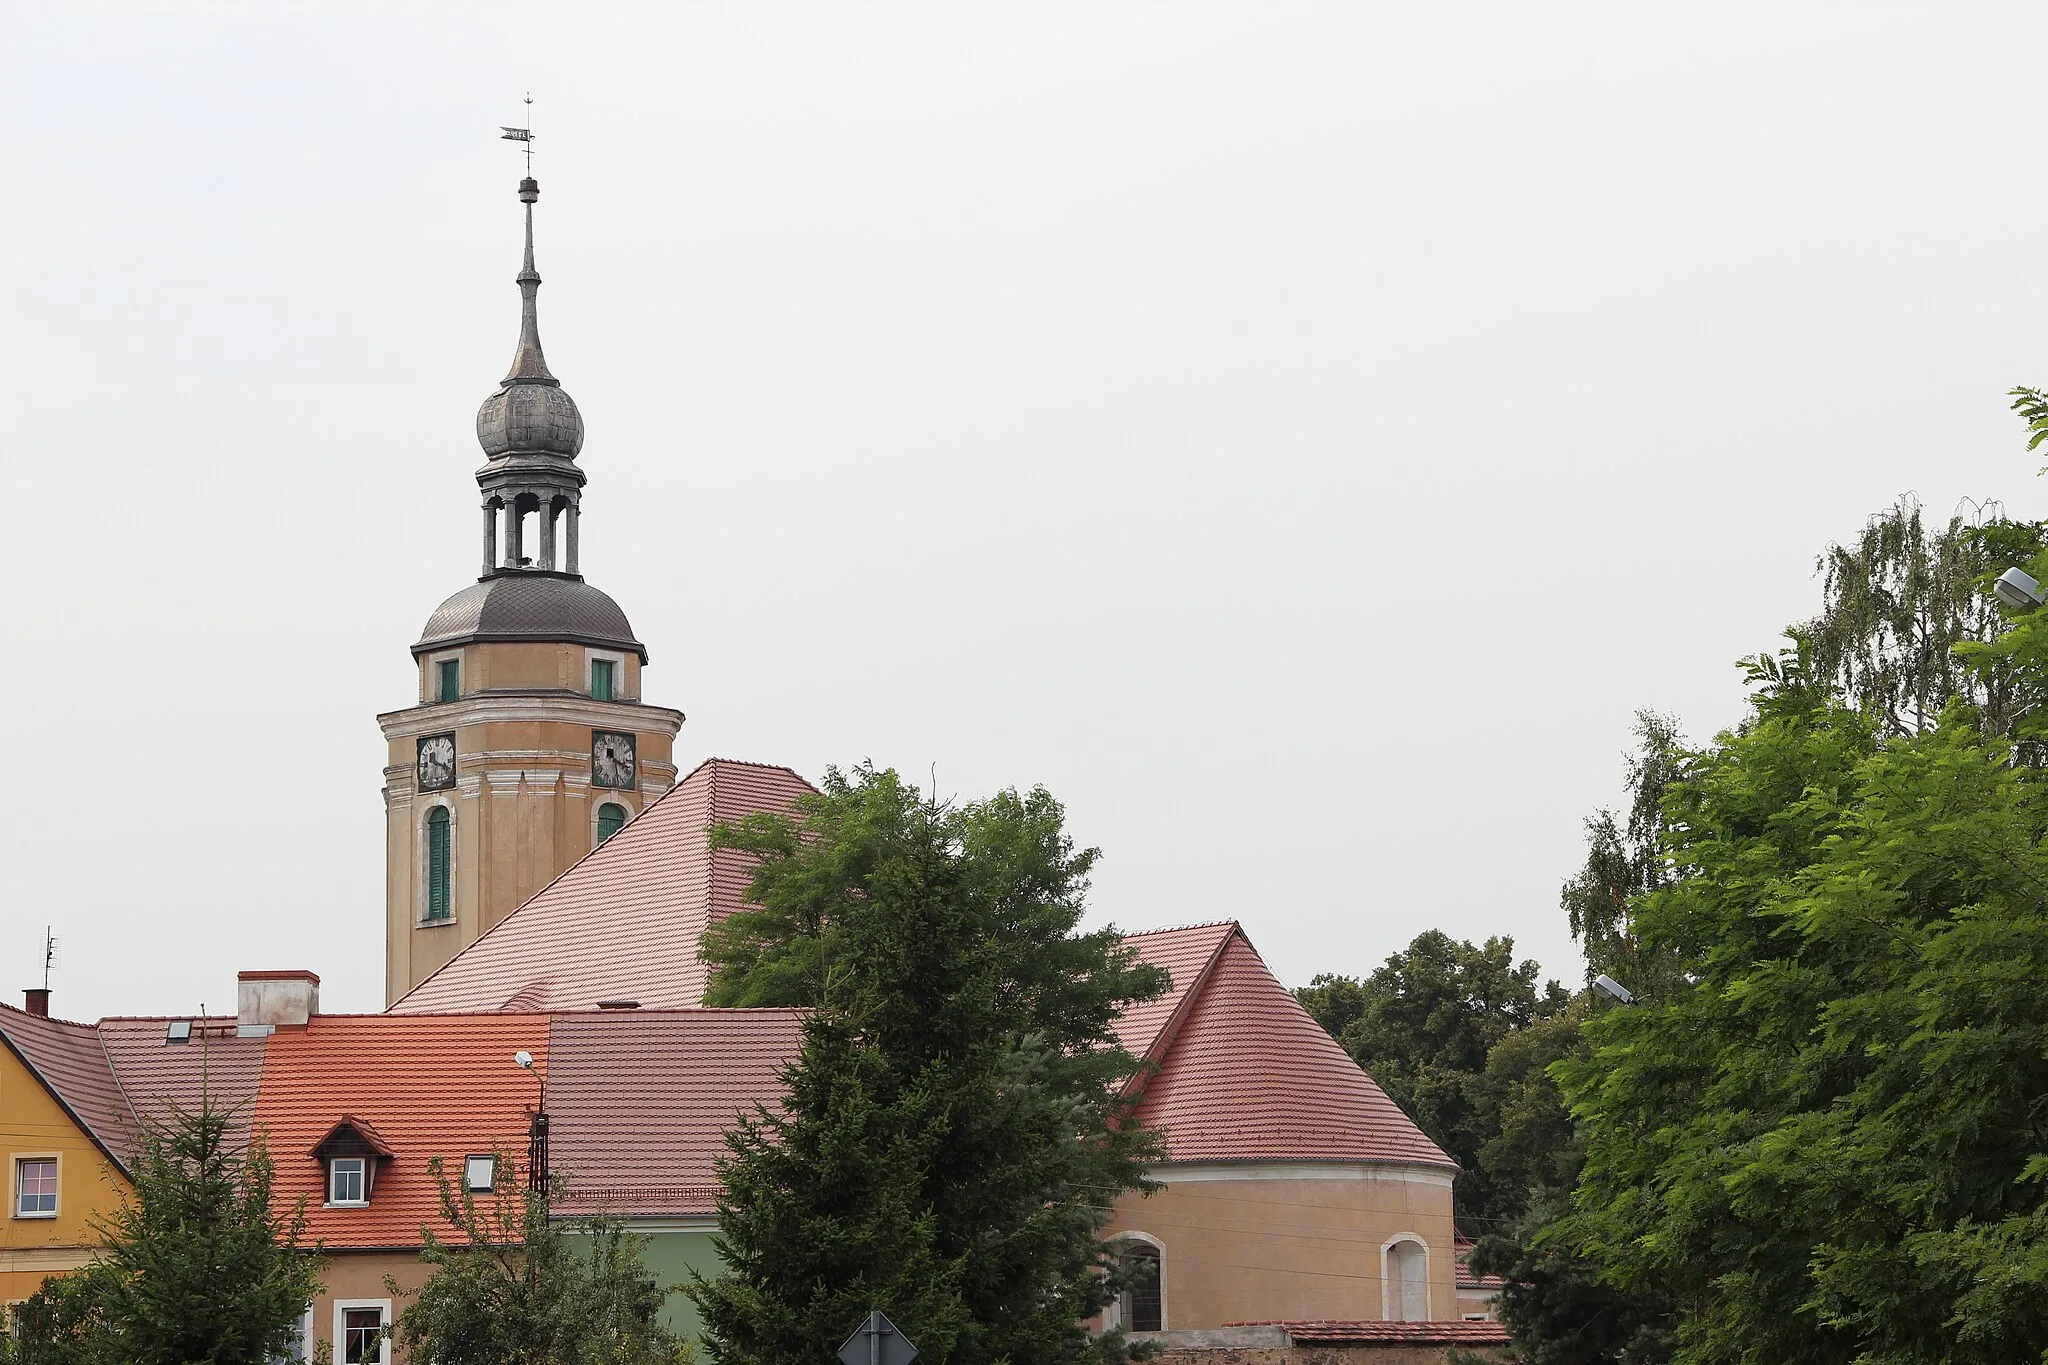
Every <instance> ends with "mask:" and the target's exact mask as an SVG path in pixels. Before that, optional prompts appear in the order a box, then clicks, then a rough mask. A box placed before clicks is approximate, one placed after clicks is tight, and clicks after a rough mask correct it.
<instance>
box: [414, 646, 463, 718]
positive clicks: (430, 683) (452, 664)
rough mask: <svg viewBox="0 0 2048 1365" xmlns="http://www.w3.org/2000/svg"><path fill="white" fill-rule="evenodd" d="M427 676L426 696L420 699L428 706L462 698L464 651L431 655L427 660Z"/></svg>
mask: <svg viewBox="0 0 2048 1365" xmlns="http://www.w3.org/2000/svg"><path fill="white" fill-rule="evenodd" d="M426 665H427V677H426V685H425V687H424V689H423V690H424V691H425V693H426V695H425V696H423V697H421V698H420V700H421V701H422V702H424V703H425V704H427V705H428V706H436V705H439V704H440V703H442V702H450V701H460V700H461V699H462V651H461V650H459V649H458V650H452V651H450V652H448V653H446V654H433V655H429V656H428V658H427V661H426Z"/></svg>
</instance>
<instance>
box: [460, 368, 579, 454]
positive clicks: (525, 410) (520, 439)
mask: <svg viewBox="0 0 2048 1365" xmlns="http://www.w3.org/2000/svg"><path fill="white" fill-rule="evenodd" d="M476 439H477V444H478V445H481V446H482V447H483V448H484V454H486V455H488V456H490V457H491V458H492V459H494V460H495V459H497V458H498V457H499V456H500V455H560V456H562V457H564V458H565V459H570V460H573V459H575V458H576V454H577V452H578V451H580V450H582V449H583V414H582V413H581V412H578V411H577V410H576V400H575V399H573V398H571V397H570V396H569V393H568V390H566V389H564V388H562V387H561V386H560V385H558V384H552V383H530V382H518V383H507V384H506V385H505V387H504V388H502V389H499V390H498V391H497V392H496V393H494V394H492V395H491V396H490V397H489V398H486V399H484V402H483V406H482V407H480V408H478V409H477V410H476Z"/></svg>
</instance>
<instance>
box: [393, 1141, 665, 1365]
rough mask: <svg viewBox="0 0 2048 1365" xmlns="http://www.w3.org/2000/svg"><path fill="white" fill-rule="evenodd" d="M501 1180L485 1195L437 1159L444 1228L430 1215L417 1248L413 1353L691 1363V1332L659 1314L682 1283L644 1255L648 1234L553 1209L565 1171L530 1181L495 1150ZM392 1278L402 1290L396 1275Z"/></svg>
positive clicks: (411, 1309)
mask: <svg viewBox="0 0 2048 1365" xmlns="http://www.w3.org/2000/svg"><path fill="white" fill-rule="evenodd" d="M496 1162H497V1171H498V1179H497V1181H496V1182H495V1183H496V1186H497V1189H496V1192H494V1193H492V1194H490V1195H488V1196H487V1197H486V1198H485V1200H484V1201H483V1202H481V1203H479V1201H478V1199H477V1197H476V1195H475V1194H473V1193H471V1192H470V1190H469V1188H468V1186H467V1184H461V1185H460V1188H458V1183H459V1182H455V1181H451V1180H450V1179H449V1178H448V1174H447V1172H446V1170H445V1169H444V1168H443V1165H442V1162H441V1159H440V1158H439V1157H435V1158H434V1159H433V1160H432V1161H431V1162H429V1163H428V1164H429V1168H430V1169H431V1170H432V1171H433V1174H434V1180H435V1182H436V1183H437V1184H438V1185H439V1186H440V1192H441V1217H442V1221H443V1223H444V1224H445V1225H446V1233H447V1234H451V1235H443V1234H437V1233H436V1232H435V1231H434V1229H432V1228H426V1227H423V1228H421V1229H420V1234H421V1237H422V1239H423V1241H424V1243H425V1245H424V1247H423V1249H422V1250H421V1252H420V1259H421V1260H423V1261H425V1262H426V1263H427V1264H429V1265H431V1266H432V1267H433V1268H434V1269H433V1273H432V1274H430V1275H429V1276H428V1277H427V1280H426V1282H425V1283H424V1284H422V1285H421V1286H420V1287H419V1289H418V1290H417V1291H416V1293H415V1295H414V1297H413V1301H412V1303H410V1304H408V1305H407V1306H406V1309H405V1312H404V1313H403V1314H402V1315H401V1316H400V1317H399V1320H398V1325H397V1329H396V1333H395V1335H396V1336H397V1338H398V1339H399V1340H400V1341H402V1342H404V1343H405V1347H406V1350H407V1352H408V1354H409V1355H410V1356H411V1357H412V1358H413V1359H414V1360H431V1361H433V1362H435V1365H686V1362H688V1361H690V1360H691V1359H693V1358H694V1353H693V1352H692V1350H691V1348H690V1347H689V1345H688V1344H686V1343H685V1342H683V1341H681V1340H680V1339H678V1338H677V1337H676V1336H675V1335H674V1334H673V1333H671V1332H669V1331H668V1330H667V1329H666V1328H664V1327H663V1326H662V1325H661V1322H660V1313H661V1307H662V1304H663V1302H664V1301H665V1300H666V1299H667V1297H668V1295H669V1294H671V1293H673V1292H675V1291H674V1289H673V1288H668V1289H664V1288H662V1287H661V1286H660V1285H659V1284H658V1283H656V1281H655V1278H654V1276H653V1275H651V1274H649V1273H648V1270H647V1267H646V1264H645V1263H644V1261H643V1260H642V1253H643V1252H644V1250H645V1247H646V1239H645V1238H644V1237H638V1236H635V1235H633V1234H632V1233H630V1232H628V1231H627V1229H626V1227H625V1225H624V1224H623V1223H621V1222H619V1221H618V1220H617V1219H614V1218H610V1217H606V1216H602V1215H600V1216H597V1217H592V1218H587V1219H580V1220H573V1221H565V1220H562V1219H559V1218H557V1217H555V1216H554V1213H553V1209H552V1206H553V1204H554V1203H556V1202H557V1201H559V1199H560V1197H561V1195H562V1193H563V1190H564V1182H563V1181H561V1180H560V1179H556V1180H553V1181H551V1182H549V1184H550V1188H549V1190H548V1192H546V1193H543V1192H541V1191H539V1190H534V1189H530V1188H522V1187H521V1185H522V1182H521V1181H520V1180H519V1178H518V1170H517V1168H516V1166H515V1164H514V1163H513V1161H512V1160H511V1159H510V1158H509V1157H505V1156H499V1157H497V1158H496ZM385 1284H386V1287H387V1288H388V1289H390V1291H391V1292H392V1294H393V1296H394V1297H396V1296H397V1295H398V1294H399V1293H400V1291H399V1289H398V1286H397V1283H396V1282H395V1281H394V1280H391V1279H389V1278H388V1277H387V1279H386V1281H385Z"/></svg>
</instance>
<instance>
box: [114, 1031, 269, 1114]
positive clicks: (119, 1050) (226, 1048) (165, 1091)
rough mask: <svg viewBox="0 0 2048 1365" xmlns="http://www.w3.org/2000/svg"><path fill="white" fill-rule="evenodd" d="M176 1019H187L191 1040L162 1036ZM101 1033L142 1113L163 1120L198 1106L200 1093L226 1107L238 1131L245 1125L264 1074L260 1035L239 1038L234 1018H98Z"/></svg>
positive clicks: (116, 1071) (117, 1071)
mask: <svg viewBox="0 0 2048 1365" xmlns="http://www.w3.org/2000/svg"><path fill="white" fill-rule="evenodd" d="M174 1020H176V1021H179V1022H184V1023H189V1024H191V1026H192V1040H191V1041H190V1042H187V1043H167V1042H165V1041H164V1036H165V1032H166V1030H167V1029H168V1028H169V1027H170V1025H171V1023H172V1022H173V1021H174ZM99 1036H100V1042H101V1044H102V1045H103V1046H104V1047H105V1048H106V1050H107V1056H108V1058H109V1059H110V1060H111V1061H112V1062H113V1064H114V1074H115V1075H116V1076H117V1077H118V1078H119V1079H120V1082H121V1089H122V1090H123V1092H124V1093H125V1094H126V1095H127V1097H128V1102H129V1104H130V1105H131V1106H133V1107H134V1108H135V1109H136V1110H137V1111H138V1112H139V1113H140V1114H141V1115H142V1117H144V1118H147V1119H156V1120H159V1121H161V1120H166V1119H168V1118H170V1116H171V1114H172V1112H173V1111H174V1110H176V1109H183V1110H187V1111H190V1110H195V1109H197V1108H198V1107H199V1103H200V1100H201V1098H202V1097H203V1096H204V1097H210V1098H211V1099H212V1101H213V1103H214V1104H215V1106H217V1107H219V1108H222V1109H225V1110H227V1111H228V1113H229V1115H230V1118H231V1122H232V1125H233V1128H234V1130H235V1131H236V1132H237V1133H238V1134H239V1133H246V1132H247V1131H248V1128H249V1118H250V1115H251V1113H252V1112H253V1111H254V1109H255V1104H256V1087H257V1084H258V1082H259V1081H260V1080H261V1079H262V1076H263V1041H264V1040H263V1039H262V1038H260V1037H259V1038H237V1037H236V1036H235V1021H234V1020H233V1019H232V1018H222V1017H219V1016H214V1017H212V1018H200V1017H198V1016H193V1015H185V1016H172V1017H171V1018H165V1019H102V1020H100V1023H99Z"/></svg>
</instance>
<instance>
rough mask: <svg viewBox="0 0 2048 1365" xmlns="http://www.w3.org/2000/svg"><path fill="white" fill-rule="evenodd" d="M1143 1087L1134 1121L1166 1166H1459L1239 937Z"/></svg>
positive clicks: (1226, 947)
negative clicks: (1161, 1149)
mask: <svg viewBox="0 0 2048 1365" xmlns="http://www.w3.org/2000/svg"><path fill="white" fill-rule="evenodd" d="M1184 1010H1185V1013H1184V1017H1183V1019H1182V1021H1181V1022H1180V1024H1179V1026H1178V1028H1177V1029H1176V1030H1175V1032H1174V1034H1173V1036H1172V1037H1171V1038H1168V1039H1166V1040H1165V1041H1164V1047H1163V1051H1159V1053H1158V1055H1157V1056H1156V1058H1155V1060H1156V1061H1157V1062H1158V1065H1159V1071H1158V1074H1157V1075H1154V1076H1152V1077H1150V1078H1149V1079H1147V1080H1146V1081H1145V1082H1144V1083H1143V1085H1144V1093H1143V1098H1142V1099H1141V1101H1140V1102H1139V1105H1138V1117H1139V1119H1140V1120H1141V1121H1142V1122H1143V1123H1144V1124H1145V1125H1146V1126H1147V1127H1150V1128H1153V1129H1155V1130H1158V1131H1161V1132H1163V1133H1164V1134H1165V1135H1166V1147H1167V1157H1168V1159H1169V1160H1172V1161H1401V1162H1418V1163H1422V1164H1426V1165H1431V1166H1445V1167H1449V1168H1451V1169H1452V1170H1455V1169H1456V1164H1455V1163H1454V1162H1453V1161H1452V1160H1451V1158H1450V1157H1448V1156H1446V1155H1445V1154H1444V1151H1443V1149H1442V1148H1440V1147H1438V1146H1437V1145H1436V1144H1435V1143H1434V1142H1431V1141H1430V1140H1429V1138H1428V1137H1426V1136H1425V1135H1424V1134H1423V1132H1422V1130H1421V1129H1420V1128H1417V1127H1416V1126H1415V1123H1414V1121H1413V1120H1411V1119H1410V1118H1409V1117H1408V1116H1407V1115H1406V1114H1404V1113H1402V1112H1401V1109H1400V1107H1399V1106H1397V1105H1396V1104H1395V1103H1394V1102H1393V1101H1392V1100H1390V1099H1388V1098H1387V1094H1386V1092H1385V1091H1384V1090H1381V1089H1380V1088H1379V1086H1378V1085H1377V1084H1375V1083H1374V1081H1373V1079H1372V1078H1371V1077H1370V1076H1368V1075H1366V1074H1365V1072H1364V1071H1362V1070H1360V1069H1359V1066H1358V1063H1357V1062H1355V1061H1353V1060H1352V1058H1351V1056H1350V1054H1349V1053H1347V1052H1345V1051H1344V1049H1343V1048H1341V1047H1339V1046H1338V1045H1337V1043H1336V1042H1335V1040H1333V1039H1332V1038H1331V1037H1330V1035H1329V1034H1328V1033H1325V1032H1324V1031H1323V1027H1322V1025H1320V1024H1318V1023H1316V1021H1315V1020H1314V1019H1313V1018H1311V1017H1310V1015H1309V1013H1308V1011H1307V1010H1305V1009H1303V1008H1302V1006H1301V1002H1300V1001H1298V1000H1296V999H1295V998H1294V996H1293V995H1292V994H1290V993H1289V992H1288V990H1287V988H1286V987H1285V986H1282V985H1281V984H1280V982H1279V981H1278V979H1276V978H1275V977H1274V976H1273V974H1272V972H1271V971H1269V970H1267V967H1266V964H1265V962H1264V961H1262V960H1261V959H1260V957H1259V954H1258V952H1257V950H1256V949H1254V948H1253V947H1252V945H1251V942H1250V940H1248V939H1246V938H1245V937H1244V934H1243V932H1242V931H1234V932H1233V933H1232V934H1231V935H1230V937H1229V938H1228V939H1227V940H1226V941H1225V943H1224V944H1223V946H1222V949H1221V951H1220V952H1219V953H1218V954H1217V956H1216V960H1215V963H1214V965H1213V966H1211V967H1210V968H1209V970H1208V971H1207V973H1206V974H1205V975H1204V977H1203V979H1202V981H1201V982H1200V984H1199V986H1198V988H1197V989H1196V991H1195V993H1194V995H1193V997H1192V998H1191V999H1190V1000H1188V1001H1187V1002H1186V1005H1185V1006H1184Z"/></svg>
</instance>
